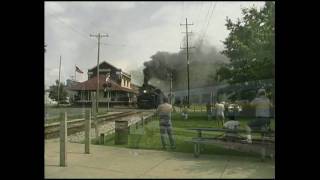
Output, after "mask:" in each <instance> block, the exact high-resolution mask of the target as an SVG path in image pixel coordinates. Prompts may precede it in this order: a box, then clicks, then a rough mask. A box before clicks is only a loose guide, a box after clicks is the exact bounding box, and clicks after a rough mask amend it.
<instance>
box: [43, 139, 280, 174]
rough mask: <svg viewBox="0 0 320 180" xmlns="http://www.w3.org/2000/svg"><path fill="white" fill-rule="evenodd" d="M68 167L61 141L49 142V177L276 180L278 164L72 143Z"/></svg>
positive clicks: (46, 166) (69, 147)
mask: <svg viewBox="0 0 320 180" xmlns="http://www.w3.org/2000/svg"><path fill="white" fill-rule="evenodd" d="M67 148H68V150H67V152H68V153H67V167H60V166H59V140H58V139H54V140H46V141H45V178H273V177H274V174H275V172H274V171H275V165H274V162H273V161H271V160H268V161H267V162H260V161H259V159H255V158H248V157H235V156H233V157H230V156H218V155H217V156H215V155H201V156H200V157H199V158H194V157H193V155H192V154H189V153H177V152H168V151H155V150H139V149H126V148H116V147H109V146H98V145H91V154H84V144H77V143H68V146H67Z"/></svg>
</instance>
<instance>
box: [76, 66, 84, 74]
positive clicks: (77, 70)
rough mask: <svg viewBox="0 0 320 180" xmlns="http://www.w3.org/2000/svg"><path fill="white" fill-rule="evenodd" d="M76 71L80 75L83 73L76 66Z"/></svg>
mask: <svg viewBox="0 0 320 180" xmlns="http://www.w3.org/2000/svg"><path fill="white" fill-rule="evenodd" d="M76 71H77V72H78V73H81V74H82V73H83V72H82V71H81V70H80V68H79V67H78V66H76Z"/></svg>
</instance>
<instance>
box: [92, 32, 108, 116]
mask: <svg viewBox="0 0 320 180" xmlns="http://www.w3.org/2000/svg"><path fill="white" fill-rule="evenodd" d="M90 37H96V38H98V60H97V93H96V107H97V108H96V112H97V113H98V112H99V60H100V39H101V38H102V37H109V36H108V34H101V33H98V34H97V35H92V34H90Z"/></svg>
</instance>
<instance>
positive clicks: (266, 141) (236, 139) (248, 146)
mask: <svg viewBox="0 0 320 180" xmlns="http://www.w3.org/2000/svg"><path fill="white" fill-rule="evenodd" d="M188 130H195V131H197V132H198V136H197V137H194V138H192V140H191V141H189V142H191V143H193V144H194V153H193V154H194V156H195V157H199V156H200V153H201V147H200V145H205V144H215V145H221V146H223V147H225V148H228V149H234V150H240V151H245V152H258V153H261V155H262V159H264V158H265V155H266V151H267V150H268V151H269V152H270V153H269V154H270V156H273V154H274V136H273V134H274V131H268V130H266V131H262V130H253V131H251V132H252V133H261V134H262V139H252V143H246V142H245V139H246V138H245V137H242V136H241V135H240V133H242V132H246V130H245V129H235V130H231V129H222V128H190V129H188ZM202 131H214V132H223V133H224V134H221V135H218V136H216V137H202ZM222 135H223V136H222ZM272 158H273V157H272Z"/></svg>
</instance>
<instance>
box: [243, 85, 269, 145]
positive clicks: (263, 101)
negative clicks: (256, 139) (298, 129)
mask: <svg viewBox="0 0 320 180" xmlns="http://www.w3.org/2000/svg"><path fill="white" fill-rule="evenodd" d="M250 104H251V105H252V106H254V107H255V119H254V120H253V121H251V122H249V123H248V125H247V126H246V129H247V132H248V135H247V141H248V142H249V143H252V140H251V129H259V130H262V129H263V128H267V127H269V126H270V118H271V113H270V108H271V107H272V104H271V102H270V100H269V98H268V97H267V96H266V90H265V89H263V88H261V89H259V90H258V93H257V97H256V98H255V99H254V100H253V101H252V102H251V103H250Z"/></svg>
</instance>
